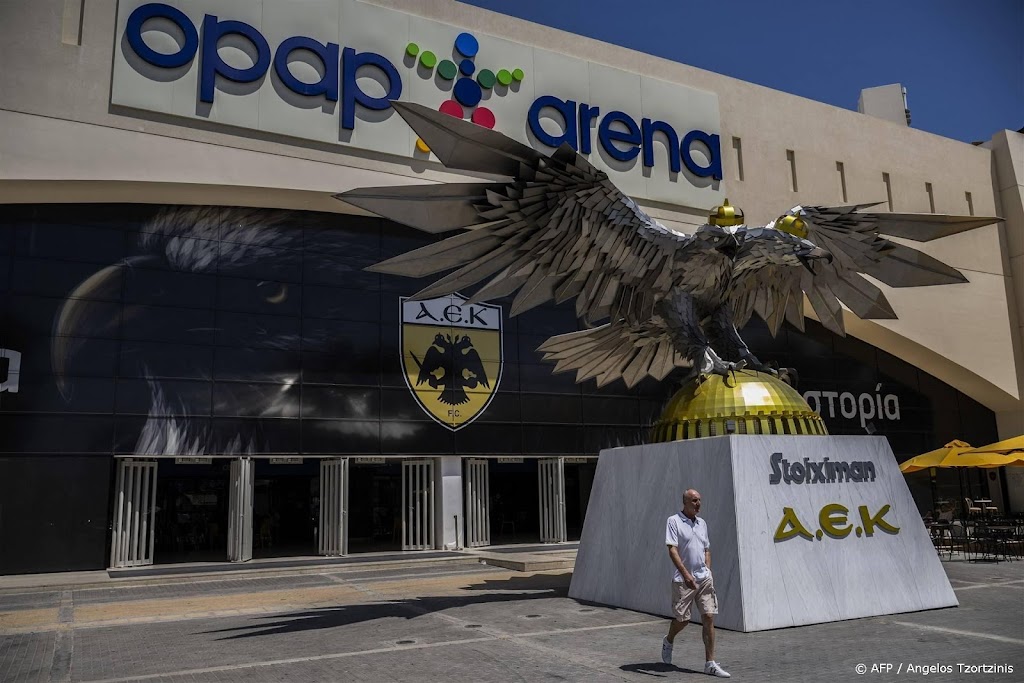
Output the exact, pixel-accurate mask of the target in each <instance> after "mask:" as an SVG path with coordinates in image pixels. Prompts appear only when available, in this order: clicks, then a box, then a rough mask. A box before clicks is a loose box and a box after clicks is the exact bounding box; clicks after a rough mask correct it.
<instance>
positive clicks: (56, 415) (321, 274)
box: [0, 205, 996, 572]
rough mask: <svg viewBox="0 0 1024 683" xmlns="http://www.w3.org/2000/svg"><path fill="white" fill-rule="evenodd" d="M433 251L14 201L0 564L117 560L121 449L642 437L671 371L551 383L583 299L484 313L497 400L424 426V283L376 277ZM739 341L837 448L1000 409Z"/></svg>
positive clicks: (392, 241)
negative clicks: (391, 260) (839, 441)
mask: <svg viewBox="0 0 1024 683" xmlns="http://www.w3.org/2000/svg"><path fill="white" fill-rule="evenodd" d="M435 239H437V237H434V236H430V235H426V234H423V233H420V232H417V231H414V230H410V229H407V228H404V227H401V226H398V225H395V224H393V223H389V222H387V221H384V220H380V219H373V218H362V217H353V216H340V215H333V214H318V213H310V212H296V211H270V210H254V209H236V208H230V207H158V206H136V205H54V206H7V207H4V212H3V214H2V217H0V349H7V350H9V351H13V352H15V353H17V354H20V373H19V374H18V376H17V377H16V380H12V376H13V373H12V372H11V367H12V365H11V362H10V360H9V359H6V358H4V359H0V382H3V386H4V387H6V390H4V391H0V572H15V571H46V570H51V569H52V570H56V569H78V568H98V567H104V566H106V564H107V555H106V553H107V552H108V549H107V543H108V540H107V539H108V535H109V529H108V527H109V524H110V520H109V517H110V512H109V510H110V507H111V502H110V498H111V494H110V488H111V486H112V480H113V472H114V462H113V456H114V455H132V454H137V455H150V456H152V455H161V456H173V455H182V456H184V455H202V454H218V455H220V454H232V453H254V454H286V455H295V454H301V455H306V456H310V457H315V456H318V455H339V454H340V455H344V454H352V455H364V456H367V455H369V456H372V455H395V454H409V455H426V454H464V455H480V454H509V455H527V456H542V455H567V456H573V455H595V454H597V452H598V451H600V449H602V448H605V447H609V446H618V445H629V444H635V443H638V442H640V441H641V440H642V439H643V438H644V436H645V434H646V432H647V430H648V428H649V425H650V424H651V422H653V421H654V420H655V419H656V418H657V415H658V414H659V412H660V410H661V407H662V405H663V403H664V402H665V400H666V399H667V398H668V396H670V395H671V393H672V392H673V391H674V389H675V381H672V380H673V378H675V379H678V377H675V376H673V378H670V381H666V382H664V383H662V384H658V383H655V382H653V381H647V382H644V383H642V384H641V385H640V386H639V387H637V388H636V389H633V390H628V389H626V388H625V386H624V384H623V383H622V382H616V383H614V384H611V385H609V386H607V387H603V388H601V389H598V388H597V387H596V386H595V384H594V382H593V381H591V382H587V383H585V384H583V385H577V384H575V382H574V379H575V377H574V375H573V374H572V373H569V374H560V375H554V374H552V372H551V367H552V366H551V365H549V364H545V363H543V362H542V361H541V354H539V353H538V352H537V351H536V348H537V347H538V346H539V345H540V344H541V343H542V342H543V341H544V340H545V339H547V338H548V337H549V336H551V335H553V334H559V333H563V332H567V331H571V330H575V329H576V325H577V323H576V320H575V316H574V314H573V309H572V307H571V305H563V306H544V307H540V308H538V309H535V310H533V311H530V312H527V313H525V314H523V315H521V316H518V317H516V318H509V317H508V314H507V312H508V308H509V303H510V302H509V301H507V300H506V301H492V302H491V303H495V304H500V305H502V306H503V311H504V312H503V320H502V324H503V353H504V364H503V368H502V373H501V380H500V383H498V384H497V386H496V388H495V389H494V390H495V396H494V399H493V400H492V401H491V403H490V404H489V405H488V407H487V409H486V410H485V411H484V412H483V413H482V414H481V415H480V416H479V417H478V418H477V419H476V420H475V421H474V422H472V424H469V425H468V426H465V427H463V428H462V429H460V430H458V431H454V432H453V431H452V430H450V429H448V428H446V427H444V426H442V425H440V424H438V423H437V422H435V421H434V420H433V419H431V418H430V417H429V416H428V415H427V414H426V412H425V411H424V410H423V409H422V408H421V407H420V405H419V404H418V403H417V401H416V400H415V398H414V397H413V395H412V392H411V391H410V389H409V387H408V386H407V385H406V380H405V377H404V371H403V368H402V360H401V357H402V353H401V348H400V344H399V339H400V333H399V332H400V325H401V319H400V313H399V297H401V296H408V295H411V294H413V293H415V292H416V291H418V289H420V288H421V287H422V286H424V285H425V284H427V283H428V282H429V280H428V279H424V280H410V279H407V278H400V277H392V276H384V275H379V274H374V273H369V272H366V271H365V268H366V266H369V265H371V264H373V263H376V262H378V261H380V260H382V259H384V258H388V257H390V256H394V255H397V254H400V253H404V252H406V251H409V250H410V249H413V248H416V247H418V246H421V245H424V244H428V243H430V242H431V241H433V240H435ZM467 294H468V293H467ZM744 336H745V338H746V339H747V340H748V342H750V343H751V346H752V348H753V349H754V350H755V352H757V353H758V354H759V355H760V356H761V358H762V360H773V361H776V362H778V363H779V364H780V365H784V366H790V367H795V368H797V370H798V371H799V373H800V378H801V383H800V389H801V391H803V392H808V391H809V392H818V393H819V394H820V395H819V396H817V400H818V402H819V404H820V405H821V406H822V410H823V412H824V413H825V420H826V423H827V424H828V427H829V430H830V432H832V433H833V434H844V433H855V434H862V433H871V432H873V433H878V434H884V435H885V436H887V437H888V438H889V440H890V443H892V446H893V449H894V451H895V452H896V453H897V456H898V457H900V458H901V459H902V458H903V457H907V456H910V455H915V454H917V453H920V452H922V451H924V450H929V449H931V448H935V447H937V446H940V445H942V444H943V443H945V442H946V441H948V440H950V439H952V438H961V439H966V440H968V441H970V442H972V443H986V442H989V441H994V440H995V439H996V431H995V420H994V417H993V415H992V413H991V411H988V410H987V409H985V408H984V407H982V406H980V405H979V404H977V403H976V402H974V401H972V400H971V399H969V398H967V397H966V396H964V395H963V394H960V393H959V392H957V391H955V390H954V389H952V388H950V387H948V386H946V385H944V384H942V383H941V382H939V381H938V380H936V379H934V378H932V377H930V376H929V375H927V374H925V373H923V372H920V371H918V370H917V369H916V368H914V367H913V366H910V365H908V364H906V363H904V362H902V361H901V360H899V359H897V358H895V357H893V356H890V355H888V354H886V353H884V352H881V351H878V350H876V349H874V348H873V347H871V346H870V345H867V344H864V343H861V342H859V341H857V340H854V339H851V338H847V339H841V338H838V337H835V336H834V335H832V334H830V333H828V332H827V331H825V330H824V329H823V328H821V327H820V326H818V325H815V324H813V323H811V322H809V323H808V329H807V331H806V333H800V332H797V331H795V330H792V329H786V330H784V331H783V332H782V333H780V335H779V336H778V337H777V338H775V339H772V338H771V337H770V336H769V335H768V334H767V332H766V330H765V328H764V326H763V325H762V324H760V323H758V322H754V323H751V325H749V326H748V329H746V330H745V331H744ZM8 355H10V354H8ZM14 388H16V390H17V391H13V390H12V389H14ZM833 393H834V394H835V396H834V397H832V398H831V401H832V403H831V407H832V414H831V415H830V414H828V411H829V408H830V404H829V400H830V399H829V398H828V397H827V396H826V394H829V395H831V394H833ZM846 394H849V395H850V397H847V396H846ZM851 397H852V398H851ZM865 397H867V398H865ZM892 397H895V398H892ZM851 400H852V401H853V403H851V402H850V401H851ZM869 403H870V404H871V410H870V411H869V410H868V407H869V406H868V404H869ZM854 404H855V405H856V410H855V411H854V412H852V413H851V406H853V405H854ZM897 404H898V409H897ZM869 412H870V413H871V414H870V415H868V413H869ZM897 415H898V417H897Z"/></svg>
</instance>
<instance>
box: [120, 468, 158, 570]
mask: <svg viewBox="0 0 1024 683" xmlns="http://www.w3.org/2000/svg"><path fill="white" fill-rule="evenodd" d="M156 465H157V463H156V461H155V460H133V459H132V458H124V459H121V460H118V461H117V488H116V489H115V494H114V495H115V496H116V498H115V499H114V531H113V536H112V539H111V543H110V566H111V567H138V566H141V565H146V564H153V542H154V540H155V538H156V533H155V532H156V524H155V523H154V516H155V514H156Z"/></svg>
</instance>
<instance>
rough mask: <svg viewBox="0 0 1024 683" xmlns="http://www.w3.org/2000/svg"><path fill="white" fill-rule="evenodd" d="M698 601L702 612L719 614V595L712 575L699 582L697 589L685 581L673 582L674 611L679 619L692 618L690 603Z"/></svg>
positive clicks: (698, 606) (687, 619)
mask: <svg viewBox="0 0 1024 683" xmlns="http://www.w3.org/2000/svg"><path fill="white" fill-rule="evenodd" d="M694 601H696V602H697V609H699V610H700V613H701V614H718V596H717V595H716V594H715V581H714V578H713V577H712V576H710V575H709V576H708V578H706V579H704V580H703V581H701V582H700V583H698V584H697V590H694V589H692V588H690V587H689V586H687V585H686V584H685V583H680V582H677V581H673V582H672V613H673V614H674V615H675V618H676V619H677V620H678V621H689V620H690V605H692V604H693V603H694Z"/></svg>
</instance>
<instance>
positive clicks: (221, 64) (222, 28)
mask: <svg viewBox="0 0 1024 683" xmlns="http://www.w3.org/2000/svg"><path fill="white" fill-rule="evenodd" d="M229 35H239V36H242V37H243V38H246V39H247V40H248V41H249V42H250V43H252V46H253V47H254V48H256V59H255V60H253V64H252V66H250V67H247V68H245V69H236V68H234V67H233V66H231V65H229V64H227V63H226V62H225V61H224V60H223V59H221V58H220V53H219V52H217V45H218V43H219V42H220V39H221V38H223V37H224V36H229ZM269 66H270V45H268V44H267V39H266V38H264V37H263V34H262V33H260V32H259V31H257V30H256V29H255V28H253V27H252V26H250V25H249V24H246V23H245V22H242V21H220V20H218V19H217V17H215V16H214V15H212V14H207V15H206V16H205V17H203V48H202V57H201V58H200V70H199V101H200V102H213V93H214V90H215V89H216V85H217V75H218V74H219V75H221V76H224V77H225V78H227V79H230V80H232V81H235V82H236V83H252V82H253V81H258V80H259V79H261V78H263V76H265V75H266V73H267V68H268V67H269Z"/></svg>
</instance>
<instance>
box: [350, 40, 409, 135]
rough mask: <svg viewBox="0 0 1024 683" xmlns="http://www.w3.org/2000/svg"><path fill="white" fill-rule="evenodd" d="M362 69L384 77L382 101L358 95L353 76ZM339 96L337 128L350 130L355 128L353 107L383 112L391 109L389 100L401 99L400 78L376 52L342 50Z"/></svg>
mask: <svg viewBox="0 0 1024 683" xmlns="http://www.w3.org/2000/svg"><path fill="white" fill-rule="evenodd" d="M364 66H373V67H376V68H378V69H380V71H381V72H382V73H383V74H384V75H385V76H386V77H387V79H388V88H387V92H386V93H385V94H384V97H370V96H369V95H367V94H366V93H364V92H363V91H362V89H361V88H360V87H359V83H358V82H357V81H356V72H358V71H359V69H360V68H362V67H364ZM341 79H342V83H341V92H342V95H343V98H342V104H341V127H342V128H344V129H345V130H352V129H353V128H355V127H356V107H355V105H357V104H361V105H362V106H364V107H366V108H367V109H373V110H375V111H383V110H384V109H387V108H388V107H390V106H391V100H397V99H398V98H399V97H401V96H402V77H401V76H399V75H398V71H397V70H396V69H395V67H394V65H393V64H392V63H391V62H389V61H388V60H387V59H386V58H384V57H382V56H381V55H379V54H377V53H376V52H356V51H355V50H353V49H352V48H350V47H346V48H345V51H344V57H343V58H342V73H341Z"/></svg>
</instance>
